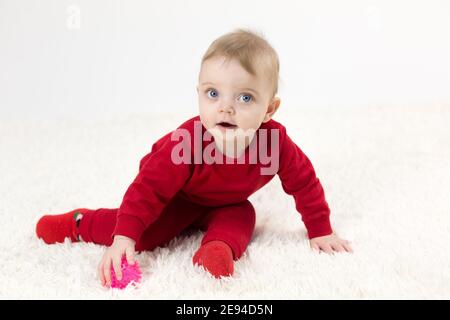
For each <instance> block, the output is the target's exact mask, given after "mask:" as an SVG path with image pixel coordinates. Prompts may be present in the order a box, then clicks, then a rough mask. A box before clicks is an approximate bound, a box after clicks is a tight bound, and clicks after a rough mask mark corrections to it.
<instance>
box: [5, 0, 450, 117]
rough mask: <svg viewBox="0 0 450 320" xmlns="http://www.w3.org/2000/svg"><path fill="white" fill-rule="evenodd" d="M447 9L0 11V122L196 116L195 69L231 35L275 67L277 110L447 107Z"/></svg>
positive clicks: (138, 5) (312, 5) (187, 5)
mask: <svg viewBox="0 0 450 320" xmlns="http://www.w3.org/2000/svg"><path fill="white" fill-rule="evenodd" d="M449 17H450V3H449V2H448V1H444V0H442V1H438V0H428V1H415V0H410V1H399V0H398V1H392V0H391V1H387V0H386V1H375V0H371V1H368V0H355V1H350V0H345V1H326V0H319V1H286V0H284V1H283V0H278V1H273V0H272V1H261V0H258V1H255V0H251V1H242V0H229V1H206V0H197V1H181V0H171V1H144V0H128V1H117V0H115V1H112V0H109V1H106V0H104V1H99V0H96V1H93V0H85V1H81V0H72V1H65V0H41V1H31V0H30V1H17V0H0V116H2V117H3V116H7V115H10V116H19V117H23V116H33V117H34V116H43V117H56V116H70V117H74V116H75V117H78V116H80V117H83V118H86V117H96V116H99V117H101V116H103V115H105V114H119V115H120V114H125V113H142V112H143V113H145V114H153V113H155V112H173V111H175V112H180V113H181V114H183V115H184V114H186V115H192V114H196V113H197V100H196V91H195V86H196V81H197V75H198V70H199V65H200V59H201V56H202V54H203V53H204V52H205V50H206V49H207V47H208V46H209V44H210V43H211V41H213V40H214V39H215V38H217V37H218V36H220V35H222V34H224V33H226V32H229V31H231V30H233V29H235V28H238V27H249V28H252V29H254V30H256V31H259V32H262V33H263V34H264V35H265V36H266V38H267V39H268V40H269V42H271V43H272V45H273V46H274V47H275V49H276V50H277V51H278V53H279V56H280V60H281V83H280V92H279V95H280V97H281V98H282V101H283V104H282V107H283V108H284V109H280V111H281V110H289V109H292V108H295V109H299V108H310V107H313V108H315V107H325V108H335V107H345V106H367V105H369V106H371V105H378V104H383V105H398V104H401V105H413V104H422V105H426V104H427V103H434V104H436V103H444V102H445V103H446V102H447V101H449V98H450V91H449V88H450V59H449V57H450V40H449V39H450V35H449V33H450V18H449Z"/></svg>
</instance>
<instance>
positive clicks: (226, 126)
mask: <svg viewBox="0 0 450 320" xmlns="http://www.w3.org/2000/svg"><path fill="white" fill-rule="evenodd" d="M217 125H218V126H220V127H224V128H231V129H233V128H236V127H237V125H235V124H232V123H228V122H219V123H218V124H217Z"/></svg>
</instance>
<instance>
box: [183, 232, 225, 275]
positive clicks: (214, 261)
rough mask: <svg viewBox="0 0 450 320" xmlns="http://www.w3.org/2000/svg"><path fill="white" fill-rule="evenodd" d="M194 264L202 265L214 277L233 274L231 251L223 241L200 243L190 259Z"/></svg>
mask: <svg viewBox="0 0 450 320" xmlns="http://www.w3.org/2000/svg"><path fill="white" fill-rule="evenodd" d="M192 261H193V263H194V265H195V264H199V265H201V266H203V268H205V269H206V270H207V271H209V273H211V274H212V275H213V276H214V277H216V278H220V277H221V276H222V277H228V276H231V275H233V272H234V261H233V251H232V250H231V248H230V246H229V245H228V244H226V243H225V242H223V241H220V240H214V241H210V242H207V243H205V244H204V245H202V246H201V247H200V248H199V249H198V250H197V252H196V253H195V255H194V258H193V259H192Z"/></svg>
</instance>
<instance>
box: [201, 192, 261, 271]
mask: <svg viewBox="0 0 450 320" xmlns="http://www.w3.org/2000/svg"><path fill="white" fill-rule="evenodd" d="M195 225H196V226H198V227H200V228H201V229H203V230H206V233H205V235H204V237H203V240H202V244H201V247H200V248H199V250H198V251H197V252H196V254H195V255H194V258H193V262H194V264H196V263H198V264H200V265H203V267H205V268H206V269H207V270H208V271H209V272H210V273H212V274H213V275H214V276H216V277H220V276H228V275H232V274H233V271H234V263H233V260H238V259H239V258H240V257H241V256H242V254H243V253H244V252H245V250H246V248H247V245H248V243H249V242H250V239H251V237H252V234H253V230H254V228H255V209H254V208H253V205H252V204H251V203H250V201H248V200H246V201H243V202H240V203H237V204H233V205H227V206H223V207H218V208H214V209H212V210H211V211H210V212H209V213H207V214H206V215H205V216H204V217H201V218H200V220H198V221H196V222H195Z"/></svg>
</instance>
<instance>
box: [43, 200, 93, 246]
mask: <svg viewBox="0 0 450 320" xmlns="http://www.w3.org/2000/svg"><path fill="white" fill-rule="evenodd" d="M87 211H90V210H89V209H84V208H80V209H75V210H72V211H70V212H67V213H63V214H57V215H45V216H43V217H41V218H40V219H39V221H38V223H37V224H36V235H37V237H38V238H41V239H43V240H44V242H45V243H47V244H54V243H63V242H64V239H65V238H70V240H71V241H72V242H78V241H79V235H78V224H79V222H80V219H81V218H82V217H83V214H85V213H86V212H87Z"/></svg>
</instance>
